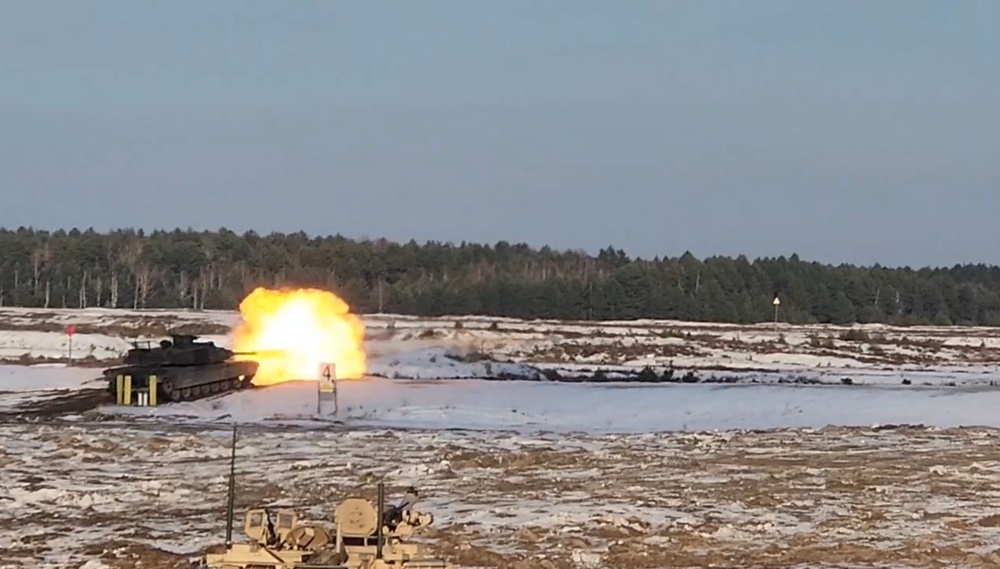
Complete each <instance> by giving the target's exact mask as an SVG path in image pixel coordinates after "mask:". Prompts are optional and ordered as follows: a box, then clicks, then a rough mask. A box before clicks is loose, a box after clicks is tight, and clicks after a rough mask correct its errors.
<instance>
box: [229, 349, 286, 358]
mask: <svg viewBox="0 0 1000 569" xmlns="http://www.w3.org/2000/svg"><path fill="white" fill-rule="evenodd" d="M232 354H233V355H234V356H258V357H269V356H270V357H278V356H283V355H285V351H284V350H243V351H239V352H236V351H233V352H232Z"/></svg>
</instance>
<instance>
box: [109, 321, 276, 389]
mask: <svg viewBox="0 0 1000 569" xmlns="http://www.w3.org/2000/svg"><path fill="white" fill-rule="evenodd" d="M197 338H198V337H197V336H195V335H193V334H171V335H170V339H169V340H163V341H161V342H160V345H159V346H157V347H153V346H152V345H151V344H150V343H149V342H144V343H141V342H136V343H134V344H133V347H132V348H131V349H130V350H129V351H128V352H126V354H125V357H124V361H123V365H120V366H115V367H111V368H108V369H106V370H104V377H105V379H107V381H108V390H109V391H111V392H112V393H113V394H117V398H118V403H119V404H123V405H132V404H138V405H157V404H160V403H174V402H178V401H191V400H194V399H202V398H204V397H209V396H211V395H216V394H219V393H225V392H230V391H237V390H241V389H246V388H248V387H252V383H251V382H252V381H253V378H254V375H256V373H257V368H258V367H259V364H258V363H257V362H256V361H253V360H236V359H234V358H235V357H236V356H244V355H246V356H252V355H254V354H253V353H252V352H234V351H232V350H228V349H226V348H223V347H221V346H217V345H216V344H215V343H214V342H209V341H197ZM133 394H134V395H136V397H135V398H134V399H135V401H134V402H133V401H132V399H133V398H132V397H131V396H132V395H133Z"/></svg>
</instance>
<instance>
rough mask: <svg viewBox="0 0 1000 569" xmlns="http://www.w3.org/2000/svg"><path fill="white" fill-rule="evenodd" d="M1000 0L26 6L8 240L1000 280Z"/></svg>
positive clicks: (4, 117)
mask: <svg viewBox="0 0 1000 569" xmlns="http://www.w3.org/2000/svg"><path fill="white" fill-rule="evenodd" d="M998 32H1000V3H997V2H994V1H993V0H941V1H930V0H880V1H879V2H870V1H861V0H828V1H826V2H803V1H801V0H756V1H753V2H750V1H735V0H733V1H721V0H690V1H682V0H649V1H643V0H633V1H629V0H615V1H608V0H605V1H603V2H599V1H594V0H563V1H556V0H503V1H495V2H472V1H468V0H424V1H422V2H413V1H412V0H398V1H396V2H389V1H384V0H382V1H379V0H359V1H348V0H338V1H331V0H315V1H310V0H298V1H295V2H280V1H277V0H239V1H237V0H230V1H223V0H219V1H215V2H205V1H204V0H170V1H168V0H159V1H157V0H141V1H140V0H104V1H102V2H79V1H78V0H65V1H55V0H31V1H22V2H2V3H0V226H2V227H7V228H16V227H18V226H33V227H36V228H45V229H57V228H71V227H78V228H81V229H83V228H87V227H93V228H95V229H98V230H108V229H113V228H121V227H142V228H146V229H157V228H161V229H173V228H175V227H180V228H187V227H192V228H195V229H217V228H219V227H226V228H229V229H232V230H235V231H240V232H242V231H245V230H249V229H253V230H255V231H257V232H260V233H267V232H270V231H284V232H293V231H305V232H306V233H309V234H321V235H326V234H335V233H340V234H343V235H346V236H349V237H355V238H365V237H369V238H379V237H385V238H388V239H391V240H396V241H408V240H410V239H416V240H417V241H425V240H438V241H453V242H456V243H458V242H461V241H463V240H464V241H476V242H489V243H494V242H497V241H500V240H506V241H509V242H526V243H529V244H532V245H535V246H541V245H545V244H547V245H550V246H552V247H554V248H558V249H582V250H586V251H588V252H591V253H595V252H596V251H597V250H599V249H600V248H602V247H606V246H608V245H612V246H614V247H616V248H622V249H624V250H625V251H626V252H628V253H629V254H632V255H640V256H643V257H647V258H650V257H653V256H656V255H660V256H677V255H680V254H682V253H684V252H685V251H691V252H692V253H694V254H695V255H697V256H699V257H705V256H711V255H736V254H745V255H747V256H748V257H749V258H751V259H753V258H756V257H762V256H777V255H790V254H792V253H797V254H798V255H799V256H800V257H802V258H804V259H809V260H818V261H821V262H828V263H841V262H848V263H858V264H872V263H881V264H882V265H889V266H900V265H909V266H926V265H933V266H942V265H943V266H950V265H953V264H956V263H966V262H985V263H998V262H1000V106H998V102H1000V35H998Z"/></svg>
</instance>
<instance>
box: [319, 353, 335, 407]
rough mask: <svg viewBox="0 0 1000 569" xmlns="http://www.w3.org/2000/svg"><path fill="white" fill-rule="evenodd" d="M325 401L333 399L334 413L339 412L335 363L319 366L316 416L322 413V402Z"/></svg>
mask: <svg viewBox="0 0 1000 569" xmlns="http://www.w3.org/2000/svg"><path fill="white" fill-rule="evenodd" d="M324 399H333V413H334V415H336V414H337V413H338V411H339V409H338V408H339V405H338V402H337V365H336V364H334V363H321V364H320V365H319V385H318V387H317V390H316V414H317V415H320V414H321V412H322V408H321V406H322V402H323V400H324Z"/></svg>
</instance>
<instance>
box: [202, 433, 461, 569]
mask: <svg viewBox="0 0 1000 569" xmlns="http://www.w3.org/2000/svg"><path fill="white" fill-rule="evenodd" d="M235 448H236V430H235V429H233V457H232V459H231V460H232V462H231V463H230V473H229V500H228V502H229V504H228V507H227V522H226V551H225V552H224V553H209V554H206V555H205V556H203V557H199V558H196V559H193V560H192V563H191V565H192V567H195V568H199V569H454V565H452V564H451V563H449V562H448V561H446V560H443V559H438V558H435V557H431V556H428V555H425V554H423V553H422V552H421V547H420V545H419V544H417V543H411V542H408V541H407V538H408V537H409V536H411V535H413V534H414V533H416V532H418V531H419V530H420V529H421V528H425V527H427V526H429V525H431V524H432V523H433V522H434V517H433V516H432V515H431V514H429V513H424V512H418V511H417V510H416V509H414V505H415V504H416V502H417V491H416V489H414V488H410V489H409V490H408V492H407V493H406V495H405V496H404V498H403V500H402V501H401V502H400V503H399V504H398V505H395V506H389V507H386V505H385V484H384V483H383V482H379V484H378V495H377V499H376V502H375V503H374V504H373V503H372V502H371V501H370V500H368V499H366V498H363V497H350V498H347V499H346V500H343V501H341V502H340V504H339V505H338V506H337V509H336V511H335V512H334V519H335V524H334V528H335V529H332V530H331V529H330V528H328V527H326V526H324V525H323V524H319V523H305V522H300V521H299V518H298V515H297V514H296V513H295V512H294V511H293V510H290V509H278V510H276V511H275V512H273V514H274V515H272V512H271V511H270V510H269V509H268V508H255V509H251V510H248V511H247V512H246V514H245V517H244V521H243V531H244V533H245V534H246V535H247V537H249V538H250V543H237V544H234V543H233V542H232V529H233V528H232V526H233V501H234V492H235V482H234V478H235V476H234V470H235V467H234V463H235V460H236V458H235V455H236V452H235Z"/></svg>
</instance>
